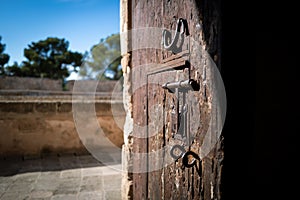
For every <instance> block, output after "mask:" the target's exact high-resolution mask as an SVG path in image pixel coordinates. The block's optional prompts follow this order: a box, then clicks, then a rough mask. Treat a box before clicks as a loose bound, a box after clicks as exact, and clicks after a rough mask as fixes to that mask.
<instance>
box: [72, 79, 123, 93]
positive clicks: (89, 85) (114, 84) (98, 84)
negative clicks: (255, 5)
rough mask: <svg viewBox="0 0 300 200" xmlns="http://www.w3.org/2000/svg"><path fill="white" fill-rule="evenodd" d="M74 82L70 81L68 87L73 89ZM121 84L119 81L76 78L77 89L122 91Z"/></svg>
mask: <svg viewBox="0 0 300 200" xmlns="http://www.w3.org/2000/svg"><path fill="white" fill-rule="evenodd" d="M74 83H75V81H74V80H70V81H68V82H67V83H66V89H67V90H68V91H73V88H74ZM119 85H120V82H119V81H94V80H76V87H77V88H76V90H77V91H89V90H90V91H94V88H95V89H96V90H95V91H96V92H112V91H120V88H119V87H118V86H119Z"/></svg>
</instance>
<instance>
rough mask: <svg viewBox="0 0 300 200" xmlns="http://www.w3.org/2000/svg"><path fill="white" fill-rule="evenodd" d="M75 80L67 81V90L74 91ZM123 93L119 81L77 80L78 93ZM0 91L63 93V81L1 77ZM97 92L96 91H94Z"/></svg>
mask: <svg viewBox="0 0 300 200" xmlns="http://www.w3.org/2000/svg"><path fill="white" fill-rule="evenodd" d="M74 83H75V80H70V81H67V83H66V90H67V91H73V88H74ZM94 88H96V92H112V91H121V90H122V88H121V84H120V82H118V81H95V80H76V91H92V90H93V89H94ZM0 90H47V91H63V88H62V80H52V79H48V78H29V77H0ZM94 91H95V90H94Z"/></svg>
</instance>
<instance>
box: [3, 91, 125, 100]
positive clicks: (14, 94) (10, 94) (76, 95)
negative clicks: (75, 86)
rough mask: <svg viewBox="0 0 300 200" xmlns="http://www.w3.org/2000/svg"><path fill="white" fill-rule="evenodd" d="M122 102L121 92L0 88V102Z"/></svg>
mask: <svg viewBox="0 0 300 200" xmlns="http://www.w3.org/2000/svg"><path fill="white" fill-rule="evenodd" d="M57 102H59V103H122V102H123V93H122V92H118V93H114V95H113V96H112V93H111V92H95V93H93V92H91V93H87V92H71V91H42V90H0V103H57Z"/></svg>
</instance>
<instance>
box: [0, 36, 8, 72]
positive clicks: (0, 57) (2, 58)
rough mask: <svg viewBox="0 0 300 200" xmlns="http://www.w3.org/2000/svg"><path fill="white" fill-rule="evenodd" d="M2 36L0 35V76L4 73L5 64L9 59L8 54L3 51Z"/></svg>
mask: <svg viewBox="0 0 300 200" xmlns="http://www.w3.org/2000/svg"><path fill="white" fill-rule="evenodd" d="M1 40H2V37H1V36H0V76H1V75H5V65H6V64H7V63H8V61H9V55H8V54H6V53H4V51H5V46H6V45H5V44H3V43H1Z"/></svg>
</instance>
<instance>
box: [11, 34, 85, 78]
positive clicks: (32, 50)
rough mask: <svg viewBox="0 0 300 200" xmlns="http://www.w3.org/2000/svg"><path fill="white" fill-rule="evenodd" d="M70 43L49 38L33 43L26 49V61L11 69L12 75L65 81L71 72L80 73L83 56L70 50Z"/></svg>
mask: <svg viewBox="0 0 300 200" xmlns="http://www.w3.org/2000/svg"><path fill="white" fill-rule="evenodd" d="M68 48H69V42H68V41H66V40H65V39H59V38H56V37H48V38H47V39H46V40H40V41H38V42H32V43H31V44H30V45H28V48H25V49H24V56H25V57H26V59H27V60H26V61H23V62H22V64H21V65H20V66H19V67H18V66H17V63H15V64H14V65H13V66H11V67H9V71H10V74H11V75H16V76H26V77H47V78H51V79H64V78H66V77H68V76H69V75H70V71H75V72H78V68H79V67H80V66H81V64H82V61H83V55H82V54H81V53H78V52H72V51H70V50H68Z"/></svg>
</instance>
